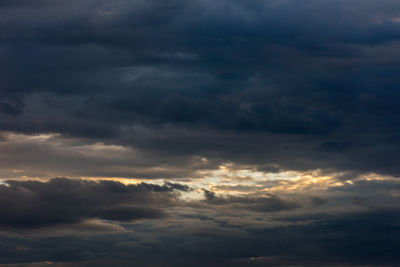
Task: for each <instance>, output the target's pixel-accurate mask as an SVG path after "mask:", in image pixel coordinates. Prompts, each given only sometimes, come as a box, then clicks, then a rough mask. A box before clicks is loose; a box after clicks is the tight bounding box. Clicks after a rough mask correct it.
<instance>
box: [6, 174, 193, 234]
mask: <svg viewBox="0 0 400 267" xmlns="http://www.w3.org/2000/svg"><path fill="white" fill-rule="evenodd" d="M174 189H178V190H188V188H187V187H185V186H182V185H178V184H171V183H169V184H165V185H163V186H159V185H152V184H145V183H142V184H138V185H123V184H121V183H118V182H110V181H100V182H94V181H85V180H69V179H63V178H57V179H52V180H50V181H49V182H38V181H16V180H10V181H6V182H5V184H2V185H0V206H1V207H2V208H1V210H2V214H1V216H0V217H1V219H0V225H1V227H3V228H4V227H5V228H34V227H44V226H49V225H57V224H67V223H80V222H82V221H85V220H89V219H95V218H98V219H104V220H113V221H132V220H136V219H145V218H148V219H152V218H161V217H164V216H166V212H165V211H164V210H163V209H162V205H167V204H172V203H173V202H174V194H173V193H172V191H173V190H174ZM155 203H156V204H157V207H154V204H155Z"/></svg>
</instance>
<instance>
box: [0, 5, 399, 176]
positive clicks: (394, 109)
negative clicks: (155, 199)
mask: <svg viewBox="0 0 400 267" xmlns="http://www.w3.org/2000/svg"><path fill="white" fill-rule="evenodd" d="M38 5H40V8H33V7H38ZM6 7H7V8H6ZM11 7H12V8H11ZM399 11H400V6H399V4H398V3H397V2H395V1H390V0H388V1H380V2H379V3H377V2H376V1H364V2H363V4H362V5H361V6H359V5H354V3H353V2H352V1H350V2H349V1H324V2H321V1H279V0H276V1H269V2H268V3H266V2H262V1H252V2H251V3H246V4H244V3H241V2H238V1H233V2H232V1H230V2H229V3H228V2H226V1H222V2H219V3H213V4H210V3H208V2H206V1H192V2H190V3H188V2H187V1H179V0H177V1H172V2H168V3H161V2H159V1H146V2H143V1H135V2H129V3H128V2H127V1H123V0H120V1H116V2H115V3H105V2H104V1H100V0H90V1H85V2H81V1H72V2H70V3H69V4H68V5H66V4H65V3H64V2H62V1H40V3H37V4H35V5H33V4H32V3H31V2H30V1H13V2H12V3H11V2H10V1H6V2H4V3H3V9H2V10H0V12H1V13H2V20H1V21H0V30H1V44H0V53H1V55H2V56H3V57H4V60H3V61H2V64H0V65H1V66H0V76H1V78H2V84H1V89H0V90H1V92H2V95H3V96H4V98H5V99H6V100H2V101H1V102H0V113H1V114H0V116H1V121H2V122H1V124H0V129H1V130H4V131H17V132H22V133H43V132H57V133H61V134H64V135H67V136H73V137H84V138H89V139H94V140H96V141H98V140H102V141H107V142H110V143H120V144H121V143H123V142H125V141H126V139H123V138H122V137H121V134H122V132H123V130H122V129H124V128H126V127H129V126H131V125H142V126H143V127H149V128H150V129H154V128H155V129H156V131H164V132H165V134H168V133H167V132H166V129H165V126H167V127H175V128H176V131H177V132H178V133H176V134H175V136H176V135H178V134H179V131H181V130H182V129H184V130H190V131H192V133H191V134H190V136H188V137H187V143H188V145H187V148H185V147H184V146H182V145H180V146H179V147H177V146H176V142H179V141H180V140H181V139H179V138H177V140H175V139H174V137H168V138H165V139H164V140H162V146H161V147H159V148H158V149H154V145H153V144H155V143H157V142H158V140H157V138H158V137H154V138H153V139H152V138H151V136H147V137H146V138H149V143H150V144H148V143H147V142H146V141H143V140H142V139H140V138H139V139H136V141H135V140H130V141H129V143H124V145H128V146H133V147H140V148H141V149H143V150H144V151H151V153H154V154H155V157H157V155H159V154H162V153H166V154H169V155H170V156H176V157H179V156H181V155H182V154H184V155H185V156H193V155H199V154H208V155H207V156H210V157H214V162H215V163H214V164H215V165H218V163H219V162H220V161H221V160H220V159H218V157H217V156H216V155H220V154H226V155H228V157H229V158H226V155H223V160H231V161H236V162H238V163H242V164H248V163H251V164H254V165H259V168H260V169H262V168H263V166H262V165H264V164H263V163H265V164H269V165H273V164H275V165H279V166H281V168H283V169H299V168H302V169H313V168H333V169H340V170H349V171H350V170H352V171H359V172H367V171H375V172H381V173H389V174H393V175H397V174H398V173H399V170H398V167H397V166H399V164H398V162H397V161H396V160H395V157H394V156H393V155H394V154H393V153H395V151H397V148H398V145H399V144H398V138H397V137H398V134H397V133H398V126H397V125H399V123H398V118H399V116H398V115H399V108H398V105H397V99H398V98H399V94H398V90H396V89H395V88H396V87H397V84H398V83H399V80H398V77H397V76H398V75H397V73H398V67H397V65H398V64H397V62H398V60H399V58H400V55H399V53H398V52H397V51H398V46H399V43H398V41H399V37H400V26H399V23H398V15H399ZM220 14H224V15H223V16H221V15H220ZM11 95H14V96H15V95H17V96H18V98H19V99H20V100H18V101H14V100H10V99H9V98H10V97H11ZM61 117H62V120H60V118H61ZM197 131H201V132H203V133H204V135H200V136H199V135H196V134H195V133H196V132H197ZM212 131H214V132H212ZM215 133H217V135H215ZM271 134H272V135H275V136H268V137H264V136H267V135H271ZM254 135H259V136H258V137H257V138H254ZM210 136H211V137H210ZM218 136H224V137H223V139H224V140H223V141H221V140H220V138H219V137H218ZM210 138H211V139H210ZM122 139H123V140H122ZM231 140H232V141H231ZM277 140H279V142H280V144H281V146H283V147H284V149H282V148H281V147H279V146H278V145H276V144H272V145H271V143H275V142H276V141H277ZM239 143H243V144H246V145H245V146H244V148H243V147H242V146H241V145H240V144H239ZM171 147H173V148H171ZM239 147H240V148H239ZM255 147H256V148H255ZM257 147H259V149H258V150H260V151H257ZM164 149H167V152H165V151H164ZM186 150H190V153H189V152H187V151H186ZM239 150H240V151H243V153H244V154H246V155H249V154H253V153H254V156H252V157H248V156H247V157H246V159H243V158H242V156H241V155H240V152H238V151H239ZM254 150H256V151H254ZM261 150H262V151H261ZM392 150H393V151H392ZM204 151H207V152H204ZM188 154H189V155H188ZM270 154H271V155H270ZM275 155H276V156H275ZM260 158H262V159H263V161H265V162H260V161H261V160H259V159H260ZM180 160H182V159H180ZM223 160H222V161H223ZM217 162H218V163H217ZM154 164H157V163H156V162H154ZM300 166H301V167H300Z"/></svg>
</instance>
